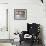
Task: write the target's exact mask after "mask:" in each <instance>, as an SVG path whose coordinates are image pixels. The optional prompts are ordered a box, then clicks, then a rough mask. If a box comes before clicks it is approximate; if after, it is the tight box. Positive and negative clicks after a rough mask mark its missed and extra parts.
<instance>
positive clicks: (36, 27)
mask: <svg viewBox="0 0 46 46" xmlns="http://www.w3.org/2000/svg"><path fill="white" fill-rule="evenodd" d="M39 33H40V24H36V23H32V24H29V23H27V31H22V32H21V34H20V35H19V36H20V44H21V42H22V41H29V42H30V43H31V46H32V45H33V43H38V44H39V41H40V39H39ZM25 34H29V35H31V36H32V37H31V38H30V39H28V38H27V39H25V38H24V35H25Z"/></svg>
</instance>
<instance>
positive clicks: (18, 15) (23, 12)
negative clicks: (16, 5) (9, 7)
mask: <svg viewBox="0 0 46 46" xmlns="http://www.w3.org/2000/svg"><path fill="white" fill-rule="evenodd" d="M26 19H27V9H14V20H26Z"/></svg>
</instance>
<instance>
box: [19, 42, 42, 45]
mask: <svg viewBox="0 0 46 46" xmlns="http://www.w3.org/2000/svg"><path fill="white" fill-rule="evenodd" d="M19 46H31V44H29V43H25V42H23V43H22V44H21V45H19ZM33 46H43V45H41V44H36V45H35V44H34V45H33Z"/></svg>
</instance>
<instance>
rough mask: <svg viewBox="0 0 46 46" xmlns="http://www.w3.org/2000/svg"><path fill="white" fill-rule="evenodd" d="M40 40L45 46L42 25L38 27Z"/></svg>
mask: <svg viewBox="0 0 46 46" xmlns="http://www.w3.org/2000/svg"><path fill="white" fill-rule="evenodd" d="M40 39H41V40H42V45H43V46H45V45H44V37H43V26H42V25H40Z"/></svg>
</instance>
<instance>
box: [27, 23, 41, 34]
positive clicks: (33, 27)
mask: <svg viewBox="0 0 46 46" xmlns="http://www.w3.org/2000/svg"><path fill="white" fill-rule="evenodd" d="M27 30H28V33H29V34H31V35H32V34H34V35H37V34H38V33H39V32H40V24H36V23H32V24H29V23H27Z"/></svg>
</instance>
